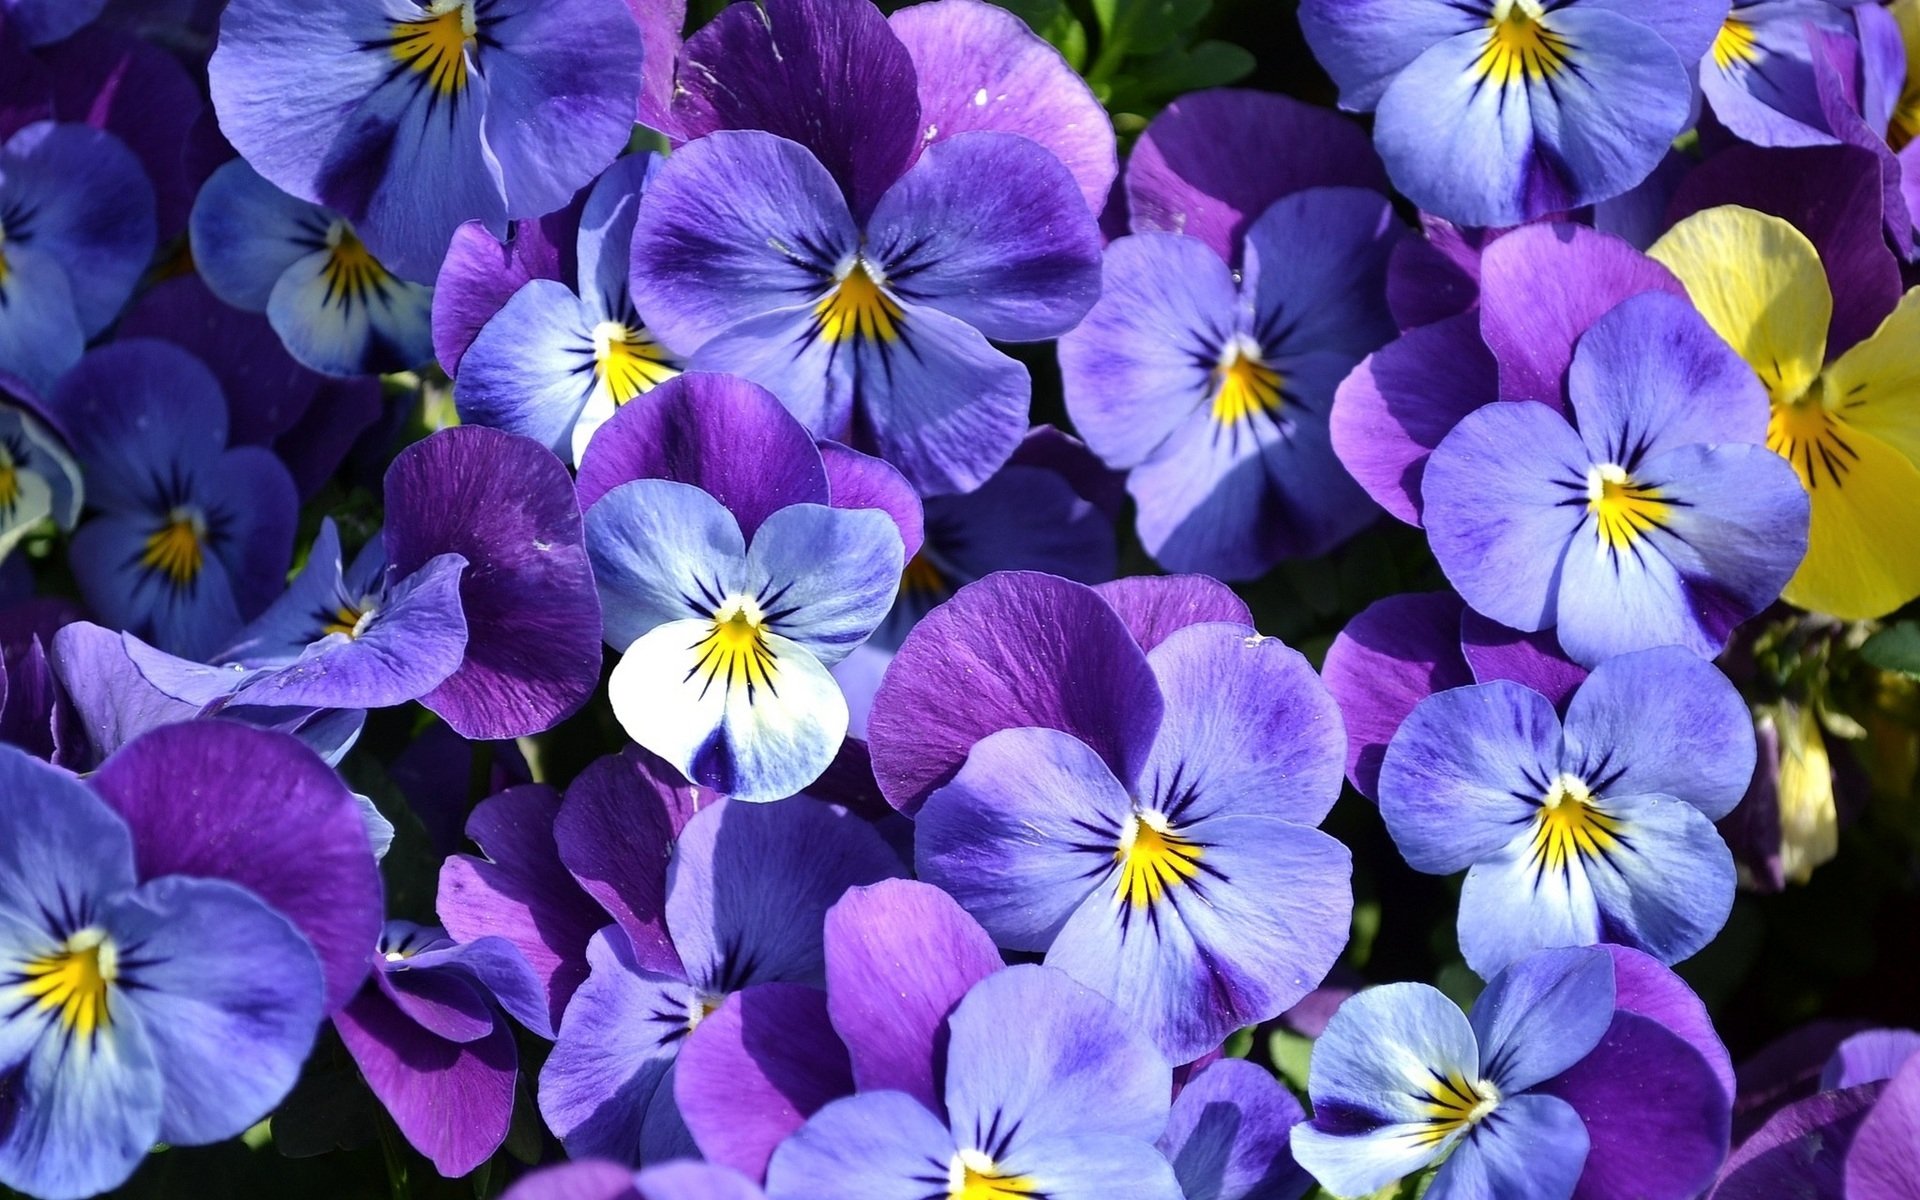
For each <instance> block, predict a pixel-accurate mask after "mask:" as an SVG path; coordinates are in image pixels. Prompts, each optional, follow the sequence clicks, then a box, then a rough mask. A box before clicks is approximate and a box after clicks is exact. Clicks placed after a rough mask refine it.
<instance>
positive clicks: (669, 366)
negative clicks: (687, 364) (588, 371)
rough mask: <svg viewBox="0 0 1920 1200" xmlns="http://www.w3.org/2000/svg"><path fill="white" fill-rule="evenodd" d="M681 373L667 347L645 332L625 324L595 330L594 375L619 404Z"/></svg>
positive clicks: (611, 323)
mask: <svg viewBox="0 0 1920 1200" xmlns="http://www.w3.org/2000/svg"><path fill="white" fill-rule="evenodd" d="M679 373H680V372H679V370H678V368H676V367H674V365H673V361H672V356H670V355H669V354H668V353H667V348H666V347H665V346H662V345H661V344H660V343H659V342H656V341H654V340H653V336H652V335H651V334H649V333H648V332H647V331H646V330H645V329H636V328H634V327H633V326H631V325H628V324H626V323H625V322H622V321H602V322H600V323H599V324H598V325H595V326H594V327H593V374H594V378H596V379H598V380H599V381H600V386H601V387H604V388H606V389H607V395H608V396H610V397H611V398H612V399H613V402H614V404H615V405H621V404H625V403H626V402H627V401H629V400H631V399H633V398H634V397H635V396H638V395H640V394H641V393H643V392H650V391H652V390H653V389H654V387H655V385H657V384H660V383H662V382H664V381H666V380H668V379H671V378H673V377H674V376H675V375H678V374H679Z"/></svg>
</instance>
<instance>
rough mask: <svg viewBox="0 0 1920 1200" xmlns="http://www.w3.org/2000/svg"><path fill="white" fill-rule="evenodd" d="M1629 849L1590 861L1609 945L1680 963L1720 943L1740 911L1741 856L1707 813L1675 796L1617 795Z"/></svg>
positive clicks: (1612, 806) (1614, 803)
mask: <svg viewBox="0 0 1920 1200" xmlns="http://www.w3.org/2000/svg"><path fill="white" fill-rule="evenodd" d="M1606 808H1607V810H1608V811H1609V812H1612V813H1614V814H1616V816H1617V819H1618V820H1619V821H1620V823H1621V824H1622V825H1623V826H1624V827H1625V829H1624V832H1625V835H1626V839H1625V840H1626V842H1627V846H1626V851H1625V852H1624V853H1619V852H1616V853H1613V854H1609V855H1607V856H1606V857H1605V858H1604V859H1603V860H1601V861H1599V862H1589V863H1588V865H1587V877H1588V879H1590V880H1591V881H1592V886H1593V895H1594V900H1595V901H1596V903H1597V904H1598V905H1599V909H1600V919H1601V927H1602V929H1603V930H1604V931H1605V934H1606V940H1608V941H1610V942H1619V943H1620V944H1622V945H1626V946H1632V947H1634V948H1635V949H1637V950H1644V951H1646V952H1647V953H1648V954H1651V955H1652V956H1653V957H1655V958H1657V959H1659V960H1660V961H1661V962H1663V963H1667V964H1668V965H1672V964H1673V963H1677V962H1679V961H1681V960H1682V959H1686V958H1691V957H1692V956H1693V955H1694V954H1696V953H1698V952H1699V950H1700V949H1701V947H1703V946H1705V945H1706V944H1707V943H1708V942H1710V941H1712V940H1713V937H1714V935H1715V934H1717V933H1719V932H1720V930H1721V929H1722V928H1723V927H1724V926H1725V925H1726V923H1727V915H1728V914H1729V913H1730V912H1732V911H1733V888H1734V868H1733V853H1732V851H1730V850H1728V849H1727V844H1726V842H1725V841H1724V840H1722V839H1721V837H1720V831H1719V830H1717V829H1715V828H1714V827H1713V822H1712V821H1710V820H1708V819H1707V818H1706V817H1705V816H1704V815H1702V814H1701V812H1700V810H1699V809H1697V808H1695V807H1693V806H1692V805H1691V804H1688V803H1686V802H1685V801H1682V800H1676V799H1674V798H1673V797H1672V796H1658V795H1655V796H1609V797H1608V798H1607V803H1606Z"/></svg>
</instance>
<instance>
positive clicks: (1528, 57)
mask: <svg viewBox="0 0 1920 1200" xmlns="http://www.w3.org/2000/svg"><path fill="white" fill-rule="evenodd" d="M1545 16H1546V14H1545V13H1544V12H1543V11H1542V9H1541V7H1540V4H1539V0H1500V2H1499V3H1498V4H1496V5H1495V6H1494V9H1493V12H1492V14H1491V15H1490V16H1488V18H1487V44H1486V47H1485V48H1484V49H1482V50H1481V51H1480V57H1479V58H1477V59H1475V60H1474V63H1473V78H1474V79H1476V80H1480V81H1485V82H1490V83H1493V84H1495V85H1497V86H1499V87H1506V86H1507V85H1508V84H1513V83H1522V82H1524V83H1542V82H1545V81H1546V80H1549V79H1552V78H1554V77H1555V76H1557V75H1559V74H1560V72H1561V71H1562V70H1563V69H1565V67H1566V65H1567V60H1568V57H1569V55H1570V53H1571V50H1572V47H1571V46H1570V45H1569V44H1568V42H1567V40H1566V39H1565V38H1563V37H1561V36H1560V35H1559V34H1557V33H1555V32H1554V31H1553V30H1551V29H1549V28H1548V27H1547V26H1546V24H1545Z"/></svg>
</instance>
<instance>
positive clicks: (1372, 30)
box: [1300, 0, 1492, 112]
mask: <svg viewBox="0 0 1920 1200" xmlns="http://www.w3.org/2000/svg"><path fill="white" fill-rule="evenodd" d="M1491 9H1492V5H1491V4H1485V3H1481V4H1449V3H1447V0H1303V2H1302V3H1301V5H1300V27H1301V29H1302V30H1303V31H1304V32H1305V33H1306V35H1307V43H1308V44H1309V45H1311V46H1312V47H1313V55H1314V57H1315V58H1317V59H1319V60H1320V65H1321V66H1323V67H1325V68H1326V71H1327V74H1329V75H1331V76H1333V82H1334V83H1335V84H1336V85H1338V86H1339V88H1340V107H1341V108H1344V109H1347V110H1348V111H1350V112H1366V111H1367V110H1369V109H1371V108H1372V107H1373V106H1374V105H1376V104H1378V103H1379V102H1380V94H1381V93H1382V92H1384V91H1386V89H1387V85H1388V84H1389V83H1391V82H1393V77H1394V76H1395V75H1397V74H1399V73H1400V72H1401V71H1402V70H1404V69H1406V67H1407V65H1408V64H1409V63H1411V62H1413V60H1414V59H1416V58H1418V57H1420V55H1421V54H1422V53H1424V52H1425V51H1426V50H1427V49H1428V48H1429V47H1431V46H1433V45H1434V44H1435V43H1437V42H1440V41H1443V40H1445V39H1446V38H1449V37H1452V36H1454V35H1455V34H1459V33H1466V32H1467V31H1469V30H1473V29H1478V28H1480V27H1481V26H1483V25H1484V24H1485V23H1486V13H1487V12H1489V11H1491Z"/></svg>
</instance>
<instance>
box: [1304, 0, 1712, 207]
mask: <svg viewBox="0 0 1920 1200" xmlns="http://www.w3.org/2000/svg"><path fill="white" fill-rule="evenodd" d="M1726 15H1727V4H1726V2H1725V0H1681V2H1678V3H1668V2H1666V0H1566V2H1564V3H1542V2H1541V0H1470V2H1467V3H1450V2H1448V0H1359V2H1355V0H1307V2H1306V3H1305V4H1303V5H1302V6H1301V10H1300V24H1301V27H1302V28H1303V29H1304V30H1305V32H1306V35H1307V41H1308V43H1309V44H1310V45H1312V47H1313V51H1314V54H1315V55H1316V56H1317V57H1318V58H1319V60H1320V63H1321V65H1322V66H1324V67H1326V69H1327V72H1328V74H1330V75H1332V76H1333V79H1334V82H1335V83H1337V84H1338V85H1339V87H1340V104H1341V107H1343V108H1346V109H1349V110H1351V111H1355V112H1368V111H1371V112H1373V113H1374V114H1375V117H1374V144H1375V145H1376V146H1378V147H1379V149H1380V156H1381V158H1383V159H1385V160H1386V164H1387V171H1388V173H1389V174H1390V175H1392V177H1393V181H1394V184H1395V186H1396V187H1398V188H1399V189H1400V191H1401V192H1403V193H1405V194H1406V196H1407V197H1408V199H1410V200H1412V201H1413V202H1414V203H1415V204H1416V205H1418V206H1419V207H1420V208H1422V209H1425V210H1427V211H1429V212H1433V213H1438V214H1439V215H1440V216H1442V217H1445V218H1447V219H1448V220H1451V221H1455V222H1458V223H1459V224H1462V225H1518V224H1520V223H1521V222H1524V221H1529V220H1534V219H1537V218H1539V217H1543V216H1548V215H1550V214H1553V213H1560V212H1566V211H1568V210H1570V209H1575V208H1581V207H1584V206H1586V205H1589V204H1593V203H1596V202H1597V201H1601V200H1607V199H1611V198H1612V197H1615V196H1618V195H1620V194H1621V193H1623V192H1625V191H1627V190H1628V189H1629V188H1632V187H1633V186H1634V185H1636V184H1638V183H1639V182H1640V181H1641V180H1643V179H1645V178H1646V177H1647V176H1648V175H1649V174H1651V173H1652V171H1653V169H1654V167H1656V166H1657V165H1659V162H1660V160H1661V158H1662V156H1663V155H1665V154H1666V152H1667V149H1668V147H1669V146H1670V145H1671V144H1672V141H1673V139H1674V138H1675V137H1676V136H1678V135H1679V134H1680V132H1681V131H1682V130H1684V129H1685V128H1686V127H1687V124H1688V122H1689V121H1690V120H1691V119H1692V114H1693V89H1694V83H1693V69H1694V66H1695V64H1697V63H1698V62H1699V61H1700V59H1701V57H1702V56H1703V55H1705V54H1706V53H1707V51H1708V48H1709V47H1710V46H1711V45H1712V43H1713V40H1714V37H1715V35H1716V34H1717V33H1718V32H1719V29H1720V26H1721V23H1722V21H1723V19H1724V18H1725V17H1726Z"/></svg>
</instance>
